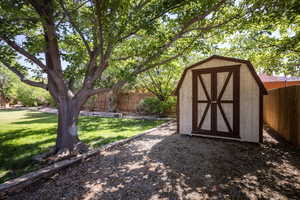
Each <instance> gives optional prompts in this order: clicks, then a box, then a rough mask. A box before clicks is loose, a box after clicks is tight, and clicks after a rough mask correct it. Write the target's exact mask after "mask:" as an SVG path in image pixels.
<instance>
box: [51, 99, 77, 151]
mask: <svg viewBox="0 0 300 200" xmlns="http://www.w3.org/2000/svg"><path fill="white" fill-rule="evenodd" d="M79 112H80V109H76V107H75V106H74V105H73V103H72V101H62V102H60V103H59V105H58V128H57V138H56V151H64V150H69V151H73V150H74V147H75V145H76V144H77V143H78V142H79V138H78V131H77V122H78V116H79Z"/></svg>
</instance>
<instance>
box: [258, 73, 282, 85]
mask: <svg viewBox="0 0 300 200" xmlns="http://www.w3.org/2000/svg"><path fill="white" fill-rule="evenodd" d="M258 76H259V78H260V80H261V81H262V82H264V83H265V82H282V81H285V78H284V77H279V76H269V75H267V74H259V75H258Z"/></svg>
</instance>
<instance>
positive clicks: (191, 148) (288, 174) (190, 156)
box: [8, 123, 300, 200]
mask: <svg viewBox="0 0 300 200" xmlns="http://www.w3.org/2000/svg"><path fill="white" fill-rule="evenodd" d="M175 128H176V127H175V123H169V124H168V125H166V126H163V127H161V128H160V129H158V130H156V131H153V132H151V133H149V134H146V135H144V136H142V137H140V138H137V139H135V140H133V141H131V142H130V143H127V144H125V145H122V146H119V147H116V148H113V149H111V150H109V151H103V152H101V153H99V154H97V155H95V156H93V157H90V158H89V159H87V160H86V161H85V162H82V163H80V164H77V165H74V166H72V167H69V168H66V169H63V170H61V171H60V172H59V173H57V174H55V175H53V176H52V177H49V178H45V179H42V180H40V181H39V182H36V183H34V184H32V185H31V186H29V187H27V188H25V189H24V190H23V191H20V192H18V193H16V194H13V195H11V196H9V197H8V198H9V199H22V200H24V199H75V200H76V199H104V200H105V199H130V200H134V199H172V200H173V199H300V152H299V149H297V148H295V147H292V146H291V145H289V144H287V143H285V142H284V141H282V140H281V139H280V138H277V137H275V136H274V135H273V134H270V133H269V132H270V131H266V130H267V129H265V131H264V143H263V144H249V143H240V142H233V141H226V140H221V139H208V138H202V137H190V136H183V135H178V134H175Z"/></svg>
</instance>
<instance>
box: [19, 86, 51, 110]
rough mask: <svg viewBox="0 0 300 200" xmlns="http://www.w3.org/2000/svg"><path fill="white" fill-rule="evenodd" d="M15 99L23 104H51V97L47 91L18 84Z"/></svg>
mask: <svg viewBox="0 0 300 200" xmlns="http://www.w3.org/2000/svg"><path fill="white" fill-rule="evenodd" d="M16 94H17V97H16V98H17V100H18V101H19V102H21V103H22V104H23V106H40V105H52V104H53V99H52V97H51V96H50V95H49V93H48V92H47V91H44V90H43V89H40V88H35V87H31V86H27V85H24V84H20V86H19V87H18V88H17V91H16Z"/></svg>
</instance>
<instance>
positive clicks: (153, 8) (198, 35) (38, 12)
mask: <svg viewBox="0 0 300 200" xmlns="http://www.w3.org/2000/svg"><path fill="white" fill-rule="evenodd" d="M238 14H239V12H238V10H237V9H236V8H235V7H234V3H233V2H232V1H230V0H227V1H226V0H207V1H203V0H198V1H190V0H186V1H184V0H77V1H73V0H2V1H1V2H0V21H1V23H0V61H1V63H3V65H4V66H6V67H7V68H8V69H10V70H11V71H13V72H14V73H16V75H17V76H18V77H19V78H20V79H21V80H22V81H23V82H24V83H27V84H29V85H32V86H35V87H40V88H43V89H45V90H48V91H49V93H50V94H51V96H52V97H53V99H54V100H55V101H56V103H57V105H58V130H57V140H56V150H63V149H69V150H72V149H73V148H74V147H75V146H76V144H78V142H79V138H78V133H77V120H78V116H79V112H80V108H81V106H82V105H83V104H84V103H85V102H86V101H87V99H88V98H89V97H90V96H92V95H94V94H97V93H101V92H104V91H107V89H104V88H97V87H96V85H97V84H95V83H96V82H97V81H98V82H99V81H100V82H101V81H107V80H105V78H107V76H102V75H103V74H105V71H106V70H108V69H114V71H115V72H116V73H115V77H114V78H115V79H116V80H117V81H116V83H115V84H114V85H113V86H112V88H114V87H117V86H118V85H122V84H124V82H127V81H128V80H131V79H134V78H135V77H136V76H137V75H138V74H140V73H142V72H145V71H147V70H149V69H151V68H154V67H156V66H159V65H162V64H165V63H168V62H169V61H171V60H173V59H176V58H178V57H180V56H182V55H183V54H185V53H186V52H189V51H190V50H191V49H193V48H194V47H195V46H198V45H199V41H201V39H202V38H204V37H205V36H207V35H209V34H216V33H218V32H219V28H220V27H221V26H224V25H225V24H228V23H231V22H233V21H234V19H236V18H237V16H238ZM20 57H21V58H20ZM24 72H26V73H24ZM26 74H27V75H26ZM35 74H38V75H39V76H40V77H42V79H40V80H41V81H36V80H38V79H37V78H34V79H30V78H31V77H32V76H33V75H35ZM79 75H83V77H84V78H83V79H77V78H78V76H79ZM45 78H47V81H44V80H45ZM108 81H109V80H108ZM74 84H76V87H74Z"/></svg>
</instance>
